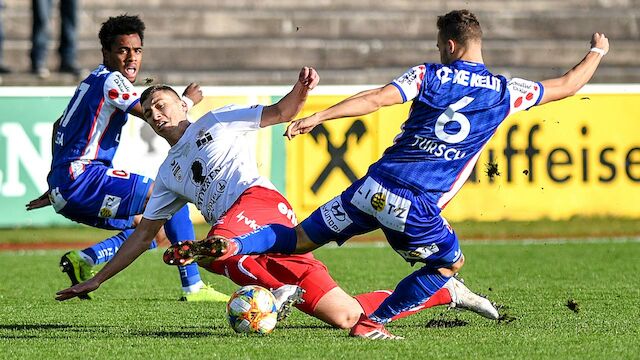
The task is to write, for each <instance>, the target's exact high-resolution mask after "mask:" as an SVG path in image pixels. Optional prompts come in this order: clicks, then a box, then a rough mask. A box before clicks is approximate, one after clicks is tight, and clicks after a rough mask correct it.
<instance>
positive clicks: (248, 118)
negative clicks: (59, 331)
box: [211, 105, 264, 131]
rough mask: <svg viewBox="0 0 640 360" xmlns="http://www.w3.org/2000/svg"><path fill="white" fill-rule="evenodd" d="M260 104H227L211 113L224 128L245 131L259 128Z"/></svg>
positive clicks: (261, 107)
mask: <svg viewBox="0 0 640 360" xmlns="http://www.w3.org/2000/svg"><path fill="white" fill-rule="evenodd" d="M263 108H264V107H263V106H262V105H253V106H249V107H247V106H239V105H228V106H225V107H222V108H219V109H216V110H213V111H212V112H211V113H212V114H213V115H214V116H215V118H216V120H217V121H218V122H219V123H221V124H222V125H223V126H224V128H225V130H232V131H233V130H235V131H247V130H258V129H260V119H261V118H262V109H263Z"/></svg>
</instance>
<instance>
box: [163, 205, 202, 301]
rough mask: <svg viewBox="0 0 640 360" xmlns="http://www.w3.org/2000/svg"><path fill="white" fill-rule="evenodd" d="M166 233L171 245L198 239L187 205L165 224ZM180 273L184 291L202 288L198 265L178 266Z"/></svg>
mask: <svg viewBox="0 0 640 360" xmlns="http://www.w3.org/2000/svg"><path fill="white" fill-rule="evenodd" d="M164 232H165V233H166V234H167V237H168V238H169V241H170V242H171V244H176V243H178V242H180V241H185V240H195V239H196V234H195V232H194V231H193V223H191V219H190V218H189V208H188V207H187V205H185V206H183V207H182V209H180V210H179V211H178V212H177V213H175V214H173V216H172V217H171V219H170V220H169V221H167V222H166V223H164ZM178 271H179V272H180V281H181V282H182V289H183V290H184V291H186V292H191V291H192V290H194V289H195V288H196V287H197V288H199V287H200V285H199V283H200V282H201V281H202V280H201V279H200V272H199V271H198V264H196V263H193V264H189V265H187V266H178ZM194 285H197V286H194ZM196 291H197V289H196Z"/></svg>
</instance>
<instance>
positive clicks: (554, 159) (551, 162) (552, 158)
mask: <svg viewBox="0 0 640 360" xmlns="http://www.w3.org/2000/svg"><path fill="white" fill-rule="evenodd" d="M556 154H559V155H560V156H561V157H562V155H564V159H558V156H556ZM571 164H573V160H572V159H571V154H570V153H569V151H568V150H567V149H564V148H555V149H553V150H552V151H551V152H550V153H549V157H548V158H547V174H548V175H549V177H550V178H551V180H553V181H555V182H557V183H563V182H566V181H568V180H569V179H571V175H570V174H567V175H565V176H564V177H559V176H557V175H556V174H555V172H554V171H553V169H554V168H555V167H558V166H561V165H562V166H564V165H571Z"/></svg>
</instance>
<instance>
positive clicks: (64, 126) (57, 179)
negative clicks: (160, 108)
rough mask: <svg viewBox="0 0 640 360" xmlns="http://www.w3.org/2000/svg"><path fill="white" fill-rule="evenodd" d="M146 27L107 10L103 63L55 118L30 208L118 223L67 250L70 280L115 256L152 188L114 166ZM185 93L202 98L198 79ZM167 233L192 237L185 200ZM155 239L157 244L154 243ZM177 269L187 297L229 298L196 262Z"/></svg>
mask: <svg viewBox="0 0 640 360" xmlns="http://www.w3.org/2000/svg"><path fill="white" fill-rule="evenodd" d="M144 30H145V25H144V23H143V22H142V20H140V18H139V17H137V16H128V15H121V16H117V17H110V18H109V19H108V20H107V21H106V22H105V23H103V24H102V27H101V29H100V32H99V35H98V37H99V38H100V43H101V45H102V56H103V63H102V64H101V65H99V66H98V67H97V68H96V69H94V70H93V71H92V72H91V74H90V75H89V76H88V77H87V78H86V79H84V80H83V81H82V82H81V83H80V85H79V86H78V88H77V89H76V91H75V94H74V95H73V97H72V98H71V101H70V102H69V105H68V106H67V107H66V109H65V110H64V113H63V114H62V116H61V117H60V119H58V120H57V121H56V122H55V124H54V129H53V139H52V140H53V159H52V162H51V171H50V172H49V175H48V177H47V182H48V184H49V190H48V191H47V192H46V193H45V194H44V195H43V196H41V197H40V198H38V199H36V200H34V201H32V202H30V203H29V204H27V209H28V210H31V209H35V208H38V207H42V206H46V205H48V204H49V203H50V204H51V205H53V207H54V209H55V211H56V212H57V213H59V214H61V215H63V216H65V217H66V218H68V219H71V220H73V221H76V222H79V223H82V224H86V225H89V226H94V227H98V228H102V229H113V230H121V231H120V232H119V233H118V234H116V235H115V236H112V237H110V238H108V239H106V240H104V241H102V242H100V243H98V244H95V245H93V246H91V247H88V248H86V249H84V250H82V251H71V252H68V253H66V254H64V255H63V256H62V259H61V260H60V266H61V268H62V271H63V272H65V273H66V274H67V275H68V276H69V278H70V280H71V282H72V283H73V284H77V283H79V282H82V281H84V280H86V279H88V278H90V277H91V276H92V267H93V266H95V265H98V264H101V263H105V262H107V261H109V260H110V259H111V258H112V257H113V256H114V255H115V253H116V252H117V251H118V249H119V248H120V246H121V245H122V243H123V242H124V241H125V240H126V239H127V238H128V237H129V236H130V235H131V234H132V233H133V227H134V226H135V224H136V222H137V221H139V219H140V215H139V214H142V212H143V210H144V207H145V204H146V202H147V199H148V197H149V196H150V194H151V191H152V188H153V180H152V179H150V178H148V177H146V176H142V175H138V174H134V173H130V172H128V171H124V170H119V169H114V168H113V166H112V160H113V157H114V155H115V153H116V149H117V148H118V145H119V141H120V133H121V131H122V127H123V126H124V124H125V123H126V121H127V115H128V113H132V114H134V115H136V116H138V117H140V118H142V108H141V106H140V100H139V96H140V95H139V93H138V91H137V90H136V89H135V88H134V86H133V85H132V83H133V82H135V80H136V78H137V76H138V72H139V71H140V66H141V65H142V46H143V39H144ZM184 98H185V100H187V102H189V103H191V105H193V104H194V103H197V102H199V101H200V100H202V92H201V91H200V88H199V86H197V85H195V84H192V85H190V86H188V87H187V90H186V91H185V97H184ZM136 215H138V217H137V218H136ZM164 233H166V236H167V237H168V238H169V240H170V241H171V243H177V242H179V241H185V240H193V239H195V234H194V231H193V224H192V223H191V220H190V219H189V210H188V209H187V207H186V206H185V207H183V208H182V209H181V210H180V211H178V212H177V213H176V214H174V216H173V217H172V218H171V219H170V220H169V221H167V223H166V224H165V226H164ZM155 246H156V243H155V242H154V243H152V245H151V247H152V248H153V247H155ZM179 270H180V278H181V281H182V290H183V292H184V295H183V299H184V300H219V301H225V300H226V299H227V298H228V297H227V296H226V295H224V294H221V293H218V292H217V291H215V290H213V289H212V288H211V287H209V286H206V285H205V284H204V283H203V282H202V280H201V279H200V274H199V272H198V268H197V265H195V264H194V265H188V266H184V267H180V268H179ZM84 298H88V296H84Z"/></svg>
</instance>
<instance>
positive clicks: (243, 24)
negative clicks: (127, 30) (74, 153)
mask: <svg viewBox="0 0 640 360" xmlns="http://www.w3.org/2000/svg"><path fill="white" fill-rule="evenodd" d="M4 2H5V4H6V8H5V9H4V14H3V16H4V23H5V24H4V26H5V33H6V35H5V36H6V40H5V44H4V52H5V56H4V61H5V63H6V64H8V65H10V66H11V67H12V68H13V69H15V70H17V72H18V73H16V74H10V75H8V76H3V83H4V84H5V85H8V84H10V85H20V84H31V83H32V82H33V79H32V77H31V76H29V75H28V74H26V73H27V72H28V69H29V66H30V65H29V61H28V52H29V49H30V46H31V44H30V41H29V36H30V27H31V13H30V2H26V1H24V0H4ZM473 4H474V5H475V4H476V3H475V2H474V3H473ZM470 6H471V5H470V3H469V2H468V1H457V0H455V1H444V0H423V1H420V8H416V1H415V0H386V1H382V0H358V1H353V0H316V1H299V0H215V1H208V0H183V1H180V2H177V1H175V0H146V1H144V2H140V1H129V0H112V1H109V2H108V3H107V2H104V1H102V0H83V1H81V12H80V24H81V28H80V31H79V42H78V62H79V64H81V66H82V67H84V68H87V69H89V68H93V67H95V65H96V64H98V63H99V62H100V61H101V55H100V51H99V50H100V49H99V43H98V40H97V31H98V29H99V27H100V24H101V23H102V22H103V21H104V20H105V19H106V18H107V17H108V16H113V15H117V14H121V13H124V12H127V13H130V14H140V15H141V17H142V18H143V19H144V21H145V23H146V24H147V32H146V37H145V60H144V65H143V72H145V73H149V74H150V76H153V77H154V78H157V79H164V78H168V79H180V78H186V77H190V76H192V75H196V76H199V77H200V78H201V79H202V80H200V81H201V82H203V84H205V85H207V84H209V83H208V81H211V82H212V83H210V84H211V85H220V84H246V83H251V82H253V81H257V82H260V83H262V84H270V85H277V84H288V83H289V81H284V79H286V78H287V74H289V73H291V72H295V71H296V70H297V69H298V68H299V67H300V66H302V65H312V66H315V67H317V68H318V70H320V71H322V74H323V83H333V84H349V83H353V84H362V83H381V82H382V83H384V82H387V81H389V80H390V79H391V77H393V76H395V75H397V74H399V73H401V72H402V71H404V70H405V69H406V68H407V67H409V66H411V65H414V64H418V63H422V62H425V61H434V62H435V61H438V55H437V52H436V48H435V42H436V40H435V36H436V27H435V19H436V17H437V16H438V15H440V14H443V13H445V12H446V11H448V10H450V9H453V8H464V7H470ZM471 10H473V11H475V12H476V14H477V15H478V16H479V18H480V21H481V23H482V25H483V29H484V33H485V41H484V47H485V52H484V57H485V61H486V63H487V65H488V66H489V67H490V68H491V69H493V70H494V71H496V70H498V69H500V71H506V72H509V73H512V74H517V75H518V76H521V77H530V78H532V79H544V78H547V77H549V76H550V75H549V74H556V73H560V74H561V73H563V72H565V71H567V70H568V69H569V67H571V66H572V65H574V64H575V63H576V62H577V61H578V60H579V59H580V58H581V57H582V56H584V54H585V53H586V51H587V50H588V46H589V38H590V35H591V33H593V32H595V31H602V32H604V33H606V34H607V36H608V37H609V38H610V39H611V43H612V51H611V52H610V54H609V55H608V56H607V58H606V60H605V63H604V64H603V65H604V66H605V67H606V68H607V69H608V70H606V71H605V70H604V69H603V71H599V72H598V75H597V77H596V80H597V81H600V82H618V81H621V80H624V79H629V80H628V81H638V80H631V79H638V77H639V76H640V75H637V74H638V72H637V69H638V68H639V67H640V57H639V56H637V54H640V41H638V40H640V0H584V1H578V0H566V1H551V0H541V1H537V2H525V1H518V0H501V1H500V0H486V1H482V9H481V10H476V9H473V8H472V9H471ZM58 20H59V19H58V17H57V14H56V16H55V17H54V19H53V24H52V29H53V31H54V33H57V28H58V26H59V25H58ZM54 39H57V36H54ZM56 46H57V44H56V43H55V42H53V43H52V44H51V50H50V56H49V58H50V61H49V67H50V68H51V69H55V68H56V67H57V60H56V58H57V56H56V54H55V47H56ZM518 70H520V71H523V72H525V74H523V73H520V72H518ZM332 72H334V73H335V75H333V74H330V73H332ZM181 73H184V74H185V76H181V75H179V74H181ZM243 74H252V75H251V77H250V79H248V80H245V79H242V77H243ZM528 74H530V76H529V75H528ZM551 76H553V75H551ZM68 79H69V77H68V76H52V77H51V78H49V79H47V80H46V81H45V82H46V83H47V84H49V85H51V84H57V83H61V84H67V81H69V80H68ZM208 79H210V80H208ZM36 81H38V82H41V81H40V80H36ZM70 81H72V84H73V83H75V81H76V80H75V79H73V77H71V80H70ZM270 81H273V82H270Z"/></svg>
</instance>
